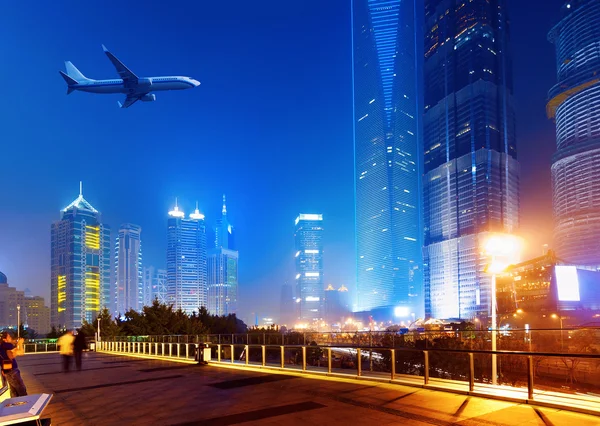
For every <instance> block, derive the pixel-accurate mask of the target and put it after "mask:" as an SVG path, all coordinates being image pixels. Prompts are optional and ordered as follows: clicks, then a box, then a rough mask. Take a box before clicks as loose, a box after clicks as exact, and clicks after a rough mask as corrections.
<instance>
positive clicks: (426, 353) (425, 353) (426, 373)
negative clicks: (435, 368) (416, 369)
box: [423, 351, 429, 385]
mask: <svg viewBox="0 0 600 426" xmlns="http://www.w3.org/2000/svg"><path fill="white" fill-rule="evenodd" d="M423 357H424V359H425V361H424V364H425V371H424V372H423V384H425V385H427V384H429V351H423Z"/></svg>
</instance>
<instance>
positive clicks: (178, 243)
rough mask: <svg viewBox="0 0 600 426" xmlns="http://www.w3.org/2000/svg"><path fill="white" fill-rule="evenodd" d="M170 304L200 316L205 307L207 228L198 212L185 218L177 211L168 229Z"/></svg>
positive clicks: (168, 292)
mask: <svg viewBox="0 0 600 426" xmlns="http://www.w3.org/2000/svg"><path fill="white" fill-rule="evenodd" d="M167 300H168V303H170V304H172V305H173V307H174V309H179V308H181V309H182V310H183V311H184V312H185V313H187V314H191V313H192V312H196V313H198V311H199V310H200V307H202V306H204V307H206V306H207V304H206V302H207V301H206V228H205V225H204V215H203V214H202V213H200V211H199V210H198V205H197V204H196V210H195V211H194V213H192V214H190V215H189V218H188V219H186V218H185V214H184V212H183V211H181V210H179V207H178V206H177V202H176V203H175V208H174V209H173V210H171V211H170V212H169V219H168V225H167Z"/></svg>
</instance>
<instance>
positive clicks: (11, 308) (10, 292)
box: [0, 272, 27, 329]
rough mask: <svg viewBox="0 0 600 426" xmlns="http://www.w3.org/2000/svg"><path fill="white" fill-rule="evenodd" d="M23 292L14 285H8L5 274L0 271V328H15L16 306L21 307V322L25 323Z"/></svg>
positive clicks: (16, 320)
mask: <svg viewBox="0 0 600 426" xmlns="http://www.w3.org/2000/svg"><path fill="white" fill-rule="evenodd" d="M24 303H25V293H24V292H23V291H19V290H17V289H16V288H15V287H9V285H8V279H7V278H6V275H4V274H3V273H2V272H0V329H1V328H16V327H17V322H18V320H19V318H18V316H19V315H18V309H17V306H20V307H22V308H23V309H22V311H21V314H20V315H21V318H20V321H21V323H26V322H27V318H26V311H25V309H24V308H25V304H24Z"/></svg>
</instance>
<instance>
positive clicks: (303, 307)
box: [294, 213, 325, 321]
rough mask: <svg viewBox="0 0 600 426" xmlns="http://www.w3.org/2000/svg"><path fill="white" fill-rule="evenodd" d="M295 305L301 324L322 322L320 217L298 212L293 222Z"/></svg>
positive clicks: (323, 288)
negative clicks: (294, 229) (294, 227)
mask: <svg viewBox="0 0 600 426" xmlns="http://www.w3.org/2000/svg"><path fill="white" fill-rule="evenodd" d="M295 225H296V232H295V233H294V239H295V242H296V244H295V245H296V298H297V299H299V302H298V303H297V304H296V306H297V309H298V312H297V317H298V319H299V320H301V321H313V320H320V319H323V317H324V315H323V303H324V300H323V298H324V296H325V287H324V285H323V215H321V214H303V213H301V214H300V215H299V216H298V217H297V218H296V221H295Z"/></svg>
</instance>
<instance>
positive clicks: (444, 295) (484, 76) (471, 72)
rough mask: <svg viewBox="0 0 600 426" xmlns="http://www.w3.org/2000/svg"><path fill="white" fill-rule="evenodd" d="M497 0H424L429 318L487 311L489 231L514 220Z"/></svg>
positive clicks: (515, 179)
mask: <svg viewBox="0 0 600 426" xmlns="http://www.w3.org/2000/svg"><path fill="white" fill-rule="evenodd" d="M505 3H506V2H505V0H471V1H463V0H425V46H424V94H425V98H424V111H425V113H424V116H423V149H424V164H423V168H424V180H423V202H424V204H423V210H424V230H425V240H424V247H425V248H424V272H425V277H424V285H425V311H426V315H427V316H428V317H434V318H472V317H475V316H477V315H488V314H489V313H490V312H491V278H490V276H489V275H488V274H486V273H485V268H486V265H487V263H488V260H489V259H488V257H487V256H486V253H485V249H484V248H485V244H486V241H487V240H488V239H489V238H490V235H489V233H499V234H511V233H513V232H515V231H516V230H517V228H518V226H519V163H518V162H517V148H516V140H515V114H514V108H513V95H512V93H513V87H512V86H513V84H512V71H511V56H510V50H509V34H510V28H509V20H508V17H507V13H506V4H505Z"/></svg>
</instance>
